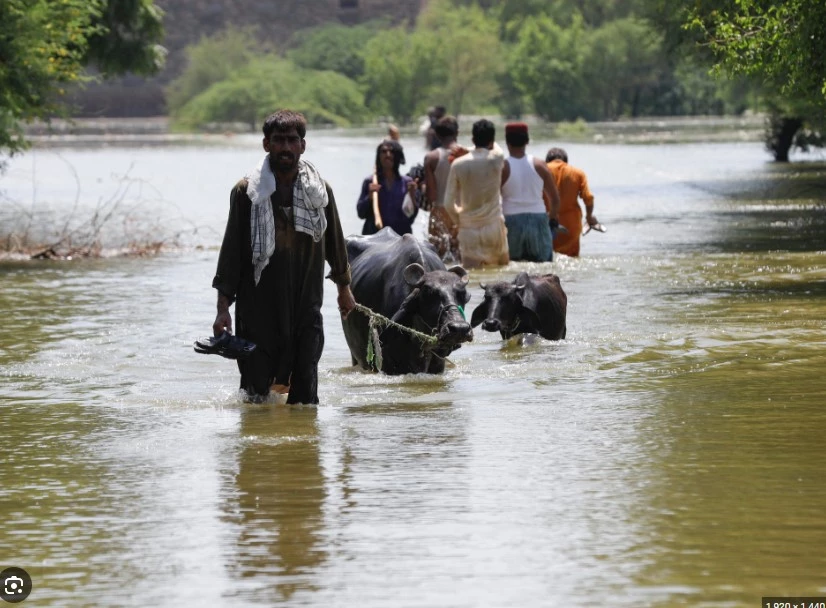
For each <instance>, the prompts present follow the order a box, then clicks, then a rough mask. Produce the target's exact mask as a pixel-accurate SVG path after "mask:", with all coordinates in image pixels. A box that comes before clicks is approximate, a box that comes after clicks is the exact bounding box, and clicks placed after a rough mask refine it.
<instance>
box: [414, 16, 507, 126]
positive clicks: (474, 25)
mask: <svg viewBox="0 0 826 608" xmlns="http://www.w3.org/2000/svg"><path fill="white" fill-rule="evenodd" d="M417 31H419V32H429V33H432V34H435V35H436V36H437V37H438V38H439V43H438V45H436V46H435V47H434V48H432V49H431V59H430V61H432V62H437V63H438V64H439V65H441V66H442V67H443V68H444V76H443V78H444V80H443V82H442V83H441V84H440V86H439V93H440V95H441V104H442V105H445V106H446V107H447V108H448V111H449V112H450V113H451V114H453V115H455V116H459V115H460V114H461V113H462V112H463V111H466V110H467V111H471V112H472V111H478V110H480V109H484V108H485V107H490V106H491V105H493V103H494V101H495V99H496V97H497V95H498V92H499V87H498V78H499V75H500V74H501V73H502V72H503V71H504V68H505V64H504V58H503V51H502V46H501V43H500V42H499V23H498V21H496V20H495V19H494V18H493V17H491V16H489V15H487V14H486V13H485V12H484V11H483V10H482V9H481V8H479V7H478V6H475V5H473V6H468V7H464V8H455V7H453V6H452V4H451V2H449V1H448V0H442V1H441V2H439V1H433V2H431V3H430V4H429V5H428V7H427V9H425V11H424V12H423V13H422V14H421V15H420V16H419V20H418V23H417Z"/></svg>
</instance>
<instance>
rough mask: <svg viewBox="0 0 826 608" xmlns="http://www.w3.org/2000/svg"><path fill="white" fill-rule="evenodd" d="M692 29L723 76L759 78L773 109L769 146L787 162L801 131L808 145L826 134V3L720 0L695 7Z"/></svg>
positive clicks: (768, 138)
mask: <svg viewBox="0 0 826 608" xmlns="http://www.w3.org/2000/svg"><path fill="white" fill-rule="evenodd" d="M686 26H687V28H689V29H690V30H693V31H695V32H699V33H700V35H701V37H702V40H703V45H704V46H705V47H706V48H707V49H708V50H710V51H711V53H712V55H713V57H714V61H715V69H716V70H717V71H718V73H722V72H725V73H727V74H735V75H737V74H745V75H747V76H749V77H751V78H754V79H756V80H757V81H758V82H760V83H761V86H762V88H763V90H764V91H766V94H767V103H768V105H769V106H770V107H771V108H773V109H772V112H771V114H772V118H771V121H770V124H769V128H768V132H767V139H766V144H767V147H768V148H769V150H770V151H771V152H772V153H773V154H774V157H775V159H776V160H778V161H787V160H788V158H789V149H790V148H791V146H792V145H794V143H795V137H796V134H797V132H798V130H799V129H801V128H805V129H807V130H808V132H809V133H808V134H807V135H806V142H807V143H806V144H804V145H808V143H814V144H817V143H818V142H819V141H822V139H821V138H820V137H818V136H816V135H814V136H813V135H812V131H818V132H819V133H820V134H823V133H824V132H826V58H824V53H823V41H824V40H826V3H824V2H822V0H785V1H784V2H772V1H769V0H716V1H714V2H704V3H702V4H697V5H692V6H691V9H690V11H689V20H688V23H687V24H686Z"/></svg>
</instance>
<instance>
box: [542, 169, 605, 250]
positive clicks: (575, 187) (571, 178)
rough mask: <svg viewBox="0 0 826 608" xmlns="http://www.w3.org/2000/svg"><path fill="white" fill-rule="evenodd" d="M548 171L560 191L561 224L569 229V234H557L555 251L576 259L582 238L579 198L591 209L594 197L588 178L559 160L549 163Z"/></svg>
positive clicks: (580, 171)
mask: <svg viewBox="0 0 826 608" xmlns="http://www.w3.org/2000/svg"><path fill="white" fill-rule="evenodd" d="M548 169H550V171H551V174H552V175H553V176H554V182H556V189H557V190H559V223H560V224H561V225H562V226H565V227H566V228H567V229H568V232H567V234H566V233H557V235H556V237H555V238H554V251H558V252H559V253H564V254H565V255H570V256H573V257H576V256H578V255H579V240H580V237H581V236H582V208H581V207H580V206H579V202H578V201H577V197H581V198H582V200H583V202H584V203H585V205H586V206H587V207H591V206H593V204H594V195H593V194H591V191H590V190H589V189H588V178H587V177H585V173H584V172H583V171H582V170H581V169H577V168H576V167H572V166H571V165H569V164H568V163H566V162H565V161H563V160H558V159H557V160H552V161H551V162H549V163H548Z"/></svg>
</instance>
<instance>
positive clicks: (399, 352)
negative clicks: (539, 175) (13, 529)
mask: <svg viewBox="0 0 826 608" xmlns="http://www.w3.org/2000/svg"><path fill="white" fill-rule="evenodd" d="M347 254H348V257H349V259H350V271H351V273H352V283H351V285H350V286H351V289H352V290H353V296H354V297H355V299H356V302H357V303H359V304H362V305H363V306H366V307H367V308H369V309H370V310H371V311H373V312H377V313H379V314H381V315H383V316H384V317H387V318H389V319H392V320H393V321H394V322H396V323H398V324H400V325H404V326H406V327H411V328H413V329H415V330H417V331H419V332H422V333H424V334H427V335H429V336H433V337H435V338H436V340H437V342H436V344H426V343H424V342H423V341H422V340H421V339H419V338H417V337H415V336H413V335H411V334H410V333H408V332H406V331H403V330H400V329H397V328H394V327H392V326H390V327H382V326H378V330H379V340H380V343H381V360H382V361H381V363H382V364H381V371H382V372H384V373H386V374H411V373H430V374H440V373H442V372H443V371H444V369H445V357H447V356H448V355H449V354H450V353H451V352H453V351H454V350H456V349H457V348H459V347H460V346H461V345H462V343H463V342H469V341H470V340H472V339H473V330H472V329H471V327H470V324H469V323H468V322H467V321H466V320H465V316H464V309H463V307H464V305H465V304H466V303H467V301H468V300H469V299H470V296H469V295H468V293H467V282H468V277H467V273H466V272H465V269H464V268H462V267H461V266H454V267H452V268H450V269H447V268H445V265H444V263H443V262H442V260H441V259H440V258H439V255H438V254H437V253H436V251H435V249H434V248H433V246H432V245H431V244H430V243H423V242H420V241H418V240H416V238H415V237H414V236H413V235H410V234H405V235H404V236H399V235H398V234H396V232H394V231H393V229H392V228H383V229H382V230H381V231H379V232H378V233H376V234H374V235H370V236H351V237H348V239H347ZM342 325H343V327H344V337H345V338H346V339H347V345H348V346H349V347H350V354H351V355H352V357H353V365H360V366H361V367H362V368H364V369H376V368H377V365H376V361H375V360H374V361H368V359H367V345H368V333H369V328H368V316H367V315H366V314H365V313H363V312H362V311H360V310H354V311H353V312H352V313H350V315H349V316H348V317H347V319H345V320H343V321H342Z"/></svg>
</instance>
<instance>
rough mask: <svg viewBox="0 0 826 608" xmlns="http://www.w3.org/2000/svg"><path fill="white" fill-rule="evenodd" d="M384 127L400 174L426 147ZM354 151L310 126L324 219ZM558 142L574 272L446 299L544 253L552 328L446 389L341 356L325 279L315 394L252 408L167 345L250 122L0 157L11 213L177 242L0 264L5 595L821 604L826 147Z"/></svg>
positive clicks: (474, 352)
mask: <svg viewBox="0 0 826 608" xmlns="http://www.w3.org/2000/svg"><path fill="white" fill-rule="evenodd" d="M462 140H464V138H462ZM402 143H404V144H405V149H406V153H407V158H408V166H409V165H410V164H411V161H412V160H414V159H415V158H416V157H417V156H419V154H420V153H421V152H422V151H421V148H420V147H419V146H420V142H419V141H418V140H413V139H409V140H407V141H404V140H403V142H402ZM551 143H553V144H554V145H559V143H560V142H550V141H547V140H540V141H536V142H532V143H531V144H530V146H529V152H534V153H536V154H541V155H544V152H545V151H546V150H547V148H548V147H549V146H550V145H551ZM562 143H563V145H565V142H562ZM375 145H376V141H375V139H374V138H370V137H366V136H365V137H353V136H349V135H348V136H345V135H341V134H336V133H318V134H315V133H313V132H311V133H309V134H308V150H307V154H306V157H307V158H308V159H310V160H312V161H314V162H315V164H316V165H317V166H318V167H319V169H320V170H321V172H322V174H323V175H324V176H325V177H326V178H327V179H328V181H330V183H331V184H332V186H333V189H334V191H335V193H336V197H337V199H338V204H339V209H340V212H341V214H342V217H343V223H344V229H345V233H346V234H356V233H358V232H359V231H360V225H361V222H360V220H358V218H357V217H356V214H355V201H356V199H357V197H358V194H359V190H360V186H361V180H362V179H363V178H364V177H365V176H366V174H367V173H368V171H369V170H370V168H371V166H372V160H373V158H374V151H375ZM565 147H566V148H567V149H568V152H569V156H570V159H571V162H572V164H574V165H577V166H580V167H582V168H583V169H585V170H586V172H587V173H588V176H589V181H590V184H591V188H592V190H593V192H594V194H595V196H596V207H595V213H596V215H597V217H598V218H599V219H600V221H601V222H602V223H604V224H605V226H606V227H607V228H608V232H606V233H605V234H599V233H591V234H589V235H587V236H586V237H584V239H583V245H582V257H581V258H578V259H573V258H565V257H560V258H559V259H557V260H555V261H554V262H552V263H547V264H528V263H512V264H511V265H510V266H508V267H506V268H503V269H498V270H495V271H491V270H488V271H484V272H481V271H472V272H471V290H470V293H471V294H472V299H471V301H470V302H469V304H468V310H472V309H473V308H474V307H475V306H476V305H478V304H479V303H480V302H481V293H482V290H481V289H480V288H479V282H480V281H482V282H490V281H492V280H495V279H507V280H510V279H512V278H513V277H514V276H515V275H516V273H517V272H518V271H520V270H529V271H535V272H548V271H550V272H554V273H556V274H558V275H559V276H560V278H561V281H562V285H563V288H564V289H565V290H566V292H567V295H568V336H567V339H566V340H564V341H561V342H545V341H534V342H532V343H528V344H522V345H520V344H514V343H505V342H503V341H502V340H501V339H499V336H498V334H491V333H484V332H482V331H480V330H478V329H477V331H475V333H474V341H473V342H472V343H470V344H467V345H465V346H463V347H462V348H461V349H460V350H458V351H456V352H455V353H454V354H453V355H452V356H451V358H450V360H451V361H452V364H453V365H452V366H450V367H449V368H448V369H447V371H446V373H445V374H444V375H442V376H436V377H428V376H424V375H414V376H406V377H392V378H389V377H385V376H382V375H378V374H371V373H364V372H360V371H356V370H354V369H353V368H351V367H350V357H349V353H348V351H347V346H346V343H345V341H344V337H343V334H342V330H341V326H340V323H339V319H338V315H337V312H336V309H335V297H334V294H335V291H334V286H333V285H332V283H330V282H329V281H327V297H326V299H325V304H324V310H323V312H324V316H325V331H326V347H325V350H324V355H323V358H322V360H321V364H320V379H319V394H320V400H321V403H320V405H319V406H318V407H288V406H285V405H282V404H278V403H275V402H271V403H266V404H263V405H250V404H245V403H243V401H242V400H241V399H240V397H239V394H238V391H237V382H238V374H237V370H236V368H235V365H234V363H233V362H231V361H228V360H225V359H221V358H219V357H207V356H203V355H198V354H196V353H194V352H193V351H192V342H193V340H195V339H196V338H199V337H203V336H205V335H208V334H209V333H210V332H211V324H212V321H213V319H214V316H215V293H214V290H212V289H211V287H210V285H211V280H212V276H213V273H214V270H215V263H216V261H217V247H218V246H219V244H220V239H221V235H222V231H223V224H224V221H225V218H226V213H227V209H228V199H229V191H230V188H231V186H232V185H233V184H234V183H235V181H236V180H237V179H238V178H240V177H241V176H242V175H243V174H244V173H245V171H246V170H247V169H248V168H250V167H251V166H252V165H253V164H254V163H255V162H256V160H258V158H259V156H260V154H261V152H260V144H259V138H258V137H256V136H250V137H236V138H232V139H228V140H227V142H226V143H225V144H222V145H215V144H210V145H206V144H204V145H191V146H163V147H127V146H109V147H97V148H94V149H82V148H74V147H66V148H62V149H61V148H50V149H36V150H34V151H31V152H29V153H27V154H26V155H24V156H22V157H18V158H15V159H13V160H12V161H11V163H10V165H9V167H8V169H7V171H6V173H5V174H4V175H3V176H2V178H0V190H2V192H3V197H4V198H3V200H2V203H1V204H0V206H2V208H3V213H4V214H6V215H5V216H4V217H6V220H4V221H9V220H8V218H9V217H10V215H8V213H9V212H10V210H13V209H15V208H16V209H20V208H24V209H30V210H31V211H32V213H31V217H33V218H35V220H34V221H33V222H32V226H31V228H30V230H31V231H36V230H38V229H43V230H45V229H44V228H43V225H42V223H43V222H42V220H37V219H36V218H43V217H49V216H53V217H57V216H60V214H61V213H64V214H65V213H66V211H67V210H70V209H71V208H72V207H73V205H75V204H77V205H79V207H80V208H82V209H85V208H89V207H94V206H96V205H97V206H100V205H103V204H105V203H107V201H113V200H114V201H116V202H119V205H118V213H119V214H121V215H127V216H128V218H127V219H122V221H120V224H118V226H116V228H117V230H114V229H113V231H114V232H117V231H121V233H122V234H127V235H128V234H129V233H130V231H132V232H133V233H134V234H139V233H140V231H141V230H145V229H146V226H150V228H151V229H152V230H157V231H158V234H160V235H161V236H166V235H167V234H168V233H174V238H172V239H171V240H174V241H175V242H178V243H180V244H181V245H182V247H181V248H180V249H178V250H175V251H172V252H169V253H165V254H162V255H160V256H157V257H147V258H129V259H124V258H113V259H98V260H75V261H70V262H66V261H62V262H55V261H51V262H30V261H26V262H5V263H2V264H0V310H2V315H3V323H2V324H0V370H2V371H1V372H0V454H2V464H0V566H3V567H7V566H17V567H22V568H25V569H26V570H27V571H28V572H29V574H30V575H31V577H32V579H33V585H34V590H33V592H32V595H31V596H30V598H29V599H28V600H26V604H31V605H33V606H130V607H131V606H175V607H180V606H198V607H200V606H233V607H235V606H241V607H246V606H274V605H288V606H312V607H330V606H342V607H352V606H358V607H362V608H387V607H389V606H394V607H395V606H400V607H401V606H403V607H421V608H432V607H451V608H454V607H455V608H479V607H491V608H493V607H518V608H533V607H556V606H577V607H579V606H582V607H585V606H588V607H591V606H618V607H638V606H655V607H668V606H727V607H741V606H742V607H756V606H758V605H759V603H760V600H761V597H762V596H826V550H824V548H825V547H826V472H824V471H826V468H825V466H824V465H826V409H824V404H826V186H824V184H826V162H824V161H823V159H822V157H818V156H807V157H798V158H797V159H796V160H798V161H799V162H795V163H792V164H790V165H787V166H778V165H775V164H772V163H770V162H769V160H770V159H769V156H768V155H767V154H766V153H765V152H764V151H763V149H762V146H761V145H760V144H759V143H731V144H690V145H685V144H684V145H634V146H622V145H607V144H603V145H586V144H568V145H565ZM125 176H126V177H125ZM127 178H128V179H127ZM125 179H126V181H124V180H125ZM125 183H126V184H127V187H126V191H125V192H124V191H123V190H120V189H121V188H124V184H125ZM126 211H128V213H127V212H126ZM423 219H424V218H420V219H419V220H418V228H417V230H418V233H419V234H422V232H423V230H424V228H423V226H424V221H423ZM141 234H142V233H141ZM111 238H113V239H114V238H117V235H114V236H112V237H111ZM121 238H123V237H121ZM26 604H24V605H26Z"/></svg>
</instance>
